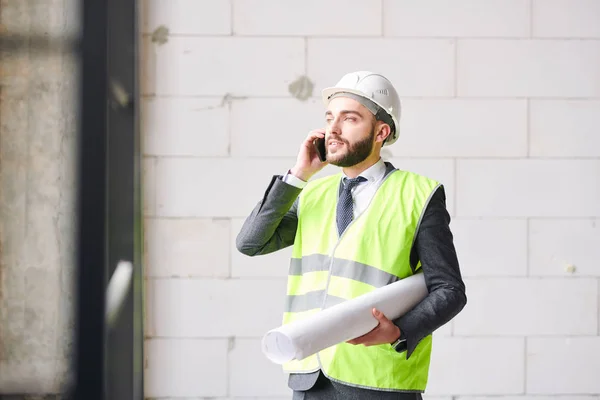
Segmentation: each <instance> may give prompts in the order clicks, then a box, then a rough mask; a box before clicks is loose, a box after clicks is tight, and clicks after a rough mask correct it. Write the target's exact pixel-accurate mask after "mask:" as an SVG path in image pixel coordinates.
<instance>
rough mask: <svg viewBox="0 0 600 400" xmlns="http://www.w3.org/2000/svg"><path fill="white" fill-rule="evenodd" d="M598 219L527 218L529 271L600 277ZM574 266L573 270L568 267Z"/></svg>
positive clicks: (556, 274) (544, 273)
mask: <svg viewBox="0 0 600 400" xmlns="http://www.w3.org/2000/svg"><path fill="white" fill-rule="evenodd" d="M598 243H600V221H599V220H598V219H592V220H562V219H561V220H541V219H540V220H535V219H534V220H531V222H530V228H529V248H530V252H529V273H530V275H550V276H578V277H581V276H600V269H599V268H598V260H600V246H598ZM570 265H572V266H574V267H575V270H574V271H573V272H570V271H569V266H570Z"/></svg>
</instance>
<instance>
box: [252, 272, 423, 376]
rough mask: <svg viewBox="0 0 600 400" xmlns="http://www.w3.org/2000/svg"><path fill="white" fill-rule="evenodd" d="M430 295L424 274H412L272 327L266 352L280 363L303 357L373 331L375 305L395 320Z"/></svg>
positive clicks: (264, 339) (267, 335) (267, 340)
mask: <svg viewBox="0 0 600 400" xmlns="http://www.w3.org/2000/svg"><path fill="white" fill-rule="evenodd" d="M427 294H428V291H427V286H426V285H425V278H424V277H423V274H422V273H418V274H415V275H412V276H410V277H408V278H405V279H401V280H399V281H396V282H394V283H391V284H389V285H386V286H384V287H381V288H378V289H375V290H373V291H371V292H369V293H367V294H364V295H362V296H358V297H356V298H354V299H351V300H347V301H345V302H343V303H340V304H337V305H335V306H333V307H330V308H326V309H324V310H321V311H319V312H317V313H315V314H313V315H311V316H310V317H307V318H305V319H302V320H298V321H294V322H291V323H289V324H285V325H282V326H280V327H279V328H277V329H272V330H270V331H269V332H267V333H266V334H265V336H264V337H263V340H262V351H263V353H264V354H265V356H266V357H267V358H268V359H269V360H271V361H272V362H274V363H276V364H283V363H286V362H288V361H292V360H294V359H295V360H302V359H304V358H306V357H309V356H311V355H313V354H316V353H317V352H319V351H321V350H324V349H326V348H328V347H331V346H333V345H336V344H339V343H342V342H346V341H348V340H351V339H354V338H357V337H359V336H362V335H364V334H366V333H368V332H370V331H371V330H372V329H373V328H375V327H376V326H377V324H378V323H379V322H378V321H377V319H375V317H374V316H373V312H372V310H373V308H376V309H378V310H379V311H381V312H382V313H383V314H384V315H385V316H386V317H387V318H388V319H390V320H393V319H396V318H398V317H401V316H402V315H404V314H406V313H407V312H408V311H410V310H411V309H412V308H413V307H415V306H416V305H417V304H418V303H420V302H421V301H422V300H423V299H424V298H425V296H427Z"/></svg>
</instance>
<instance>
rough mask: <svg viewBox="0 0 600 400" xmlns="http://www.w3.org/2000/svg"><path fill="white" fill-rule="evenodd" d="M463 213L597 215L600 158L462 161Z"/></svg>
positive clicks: (460, 211)
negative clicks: (596, 183)
mask: <svg viewBox="0 0 600 400" xmlns="http://www.w3.org/2000/svg"><path fill="white" fill-rule="evenodd" d="M457 174H458V175H457V182H458V183H457V195H458V196H457V207H458V209H457V215H458V216H461V217H462V216H465V217H467V216H469V217H597V216H600V191H598V190H597V186H595V185H593V184H590V182H598V180H599V179H600V162H599V161H598V160H505V161H500V160H458V166H457Z"/></svg>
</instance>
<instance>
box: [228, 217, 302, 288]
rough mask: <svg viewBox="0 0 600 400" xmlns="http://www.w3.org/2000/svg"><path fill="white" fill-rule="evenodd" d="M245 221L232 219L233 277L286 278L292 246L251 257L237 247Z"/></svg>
mask: <svg viewBox="0 0 600 400" xmlns="http://www.w3.org/2000/svg"><path fill="white" fill-rule="evenodd" d="M243 223H244V219H243V218H236V219H234V220H232V221H231V240H230V243H231V277H232V278H260V277H268V278H271V277H272V278H285V277H287V275H288V271H289V266H290V257H291V256H292V246H289V247H287V248H285V249H282V250H279V251H277V252H274V253H270V254H266V255H262V256H255V257H249V256H246V255H244V254H242V253H240V252H239V251H238V250H237V249H236V247H235V239H236V237H237V235H238V233H239V232H240V229H241V228H242V225H243Z"/></svg>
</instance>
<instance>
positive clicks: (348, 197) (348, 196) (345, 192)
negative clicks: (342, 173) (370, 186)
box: [336, 176, 367, 236]
mask: <svg viewBox="0 0 600 400" xmlns="http://www.w3.org/2000/svg"><path fill="white" fill-rule="evenodd" d="M366 180H367V178H365V177H362V176H359V177H357V178H353V179H348V178H344V180H343V181H342V182H343V185H344V187H343V189H342V193H341V194H340V198H339V200H338V204H337V216H336V222H337V228H338V234H339V235H340V236H341V235H342V233H343V232H344V230H346V228H347V227H348V225H350V222H352V217H353V209H352V188H354V187H355V186H356V185H358V184H359V183H361V182H364V181H366Z"/></svg>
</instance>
